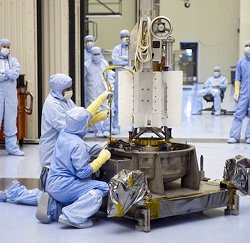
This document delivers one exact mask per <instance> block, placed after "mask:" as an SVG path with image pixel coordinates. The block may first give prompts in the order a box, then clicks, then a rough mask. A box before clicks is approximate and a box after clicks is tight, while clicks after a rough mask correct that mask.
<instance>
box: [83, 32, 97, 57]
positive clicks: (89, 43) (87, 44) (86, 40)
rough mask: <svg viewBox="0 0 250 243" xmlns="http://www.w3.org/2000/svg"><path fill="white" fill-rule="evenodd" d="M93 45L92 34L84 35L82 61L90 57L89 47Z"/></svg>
mask: <svg viewBox="0 0 250 243" xmlns="http://www.w3.org/2000/svg"><path fill="white" fill-rule="evenodd" d="M94 46H95V38H94V37H93V36H92V35H86V36H85V37H84V61H87V60H89V59H91V49H92V48H93V47H94Z"/></svg>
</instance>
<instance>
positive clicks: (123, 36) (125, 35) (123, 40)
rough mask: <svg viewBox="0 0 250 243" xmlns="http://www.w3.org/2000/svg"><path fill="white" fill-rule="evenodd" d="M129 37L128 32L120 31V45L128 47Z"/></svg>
mask: <svg viewBox="0 0 250 243" xmlns="http://www.w3.org/2000/svg"><path fill="white" fill-rule="evenodd" d="M129 37H130V32H129V31H128V30H121V32H120V38H121V44H122V45H123V46H128V44H129Z"/></svg>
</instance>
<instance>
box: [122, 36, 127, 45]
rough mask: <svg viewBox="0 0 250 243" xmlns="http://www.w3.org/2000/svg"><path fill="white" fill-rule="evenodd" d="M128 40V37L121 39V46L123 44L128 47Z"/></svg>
mask: <svg viewBox="0 0 250 243" xmlns="http://www.w3.org/2000/svg"><path fill="white" fill-rule="evenodd" d="M128 40H129V38H128V37H123V38H122V44H124V45H126V46H127V45H128Z"/></svg>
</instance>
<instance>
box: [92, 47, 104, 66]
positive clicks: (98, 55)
mask: <svg viewBox="0 0 250 243" xmlns="http://www.w3.org/2000/svg"><path fill="white" fill-rule="evenodd" d="M91 55H92V60H93V62H94V63H96V64H98V63H100V62H101V59H102V51H101V48H100V47H98V46H96V47H93V48H92V50H91Z"/></svg>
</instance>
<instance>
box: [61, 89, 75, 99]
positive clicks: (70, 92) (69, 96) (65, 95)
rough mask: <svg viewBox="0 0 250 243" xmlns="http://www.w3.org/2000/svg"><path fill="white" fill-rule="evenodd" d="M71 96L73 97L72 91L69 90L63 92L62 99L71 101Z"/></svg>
mask: <svg viewBox="0 0 250 243" xmlns="http://www.w3.org/2000/svg"><path fill="white" fill-rule="evenodd" d="M72 95H73V90H69V91H65V92H64V96H63V97H64V99H65V100H69V99H71V97H72Z"/></svg>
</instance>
